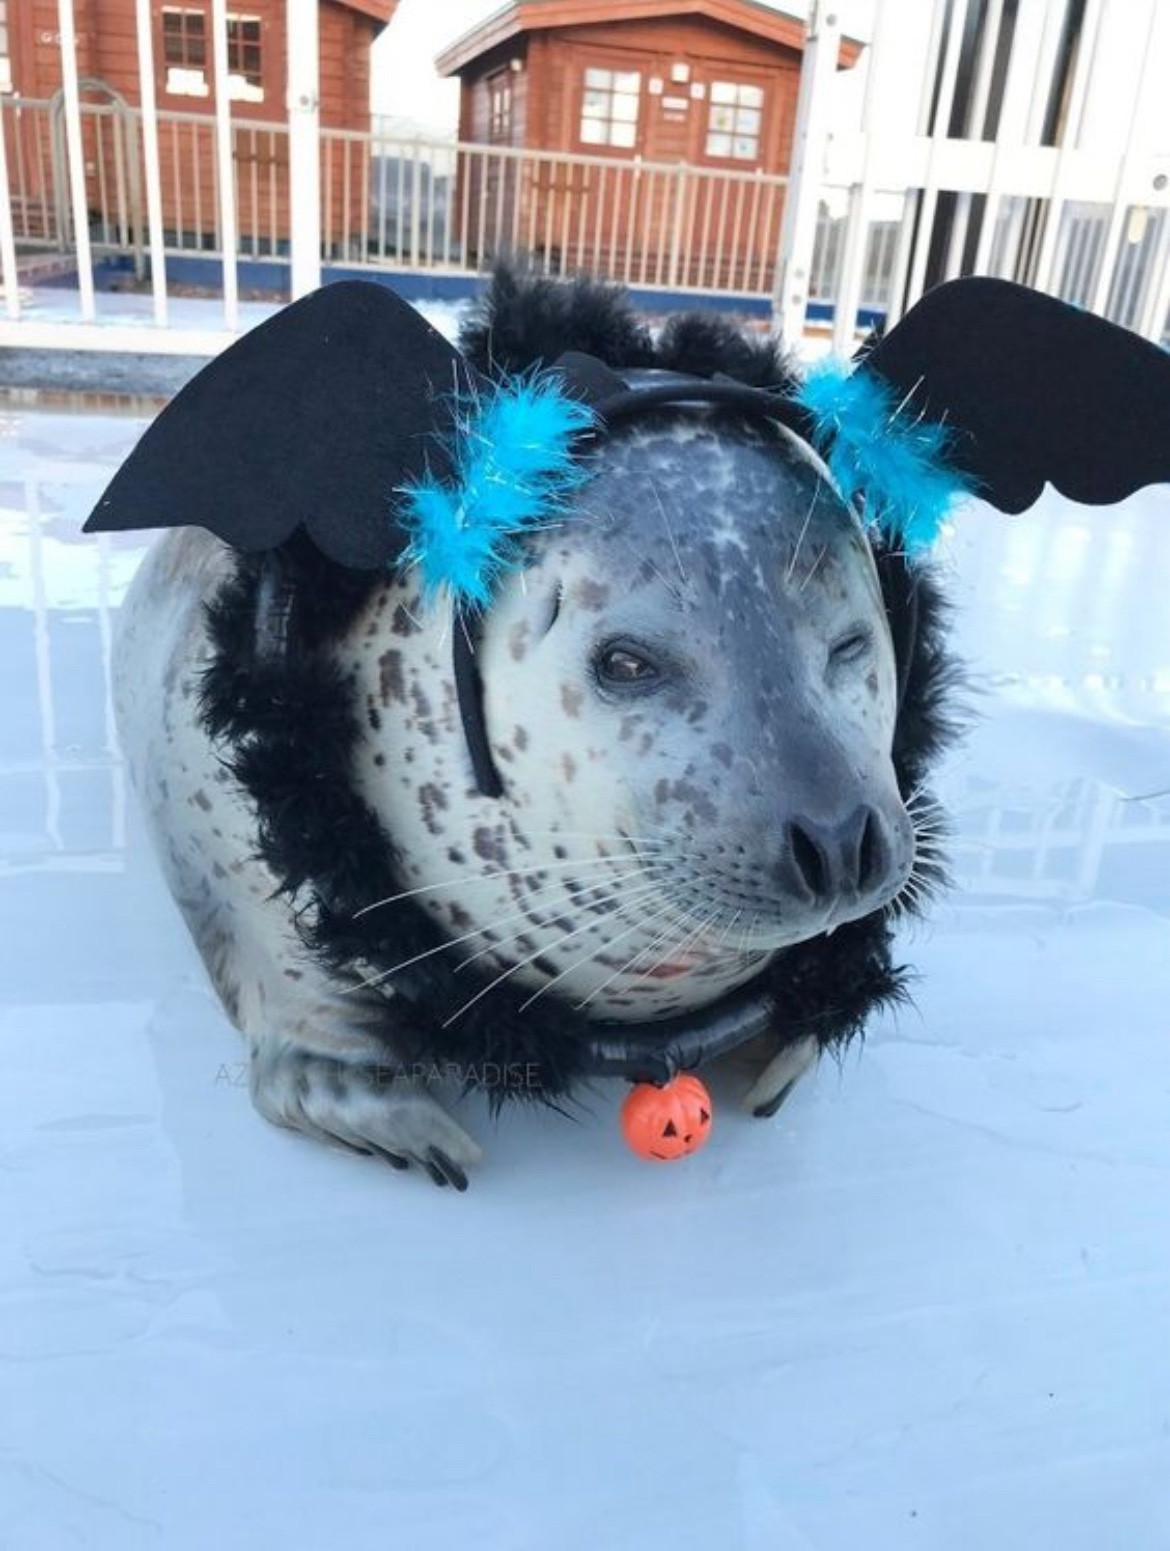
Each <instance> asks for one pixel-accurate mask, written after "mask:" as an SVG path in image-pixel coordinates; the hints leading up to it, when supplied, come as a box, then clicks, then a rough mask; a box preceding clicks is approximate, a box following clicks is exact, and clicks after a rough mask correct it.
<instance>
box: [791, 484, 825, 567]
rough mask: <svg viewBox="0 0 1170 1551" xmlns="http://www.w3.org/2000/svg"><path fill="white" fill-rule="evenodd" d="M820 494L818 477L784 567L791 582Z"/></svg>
mask: <svg viewBox="0 0 1170 1551" xmlns="http://www.w3.org/2000/svg"><path fill="white" fill-rule="evenodd" d="M820 495H821V482H820V480H819V479H818V480H817V482H816V484H815V486H814V487H813V497H812V500H811V501H810V502H809V506H808V511H807V512H805V514H804V524H803V526H802V527H801V530H800V532H799V533H798V534H797V535H796V544H795V546H794V548H793V551H792V558H791V559H790V560H789V562H788V564H787V565H786V566H785V568H784V580H785V582H790V581H791V580H792V578H793V577H794V576H795V575H796V562H797V561H798V560H799V559H800V549H801V545H802V544H803V543H804V538H805V534H806V533H807V532H808V526H809V523H810V522H812V514H813V512H814V511H815V510H816V505H817V501H818V500H819V499H820Z"/></svg>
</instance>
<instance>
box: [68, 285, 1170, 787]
mask: <svg viewBox="0 0 1170 1551" xmlns="http://www.w3.org/2000/svg"><path fill="white" fill-rule="evenodd" d="M696 403H699V404H711V403H723V404H729V405H734V406H735V407H736V408H738V409H739V410H741V411H745V412H747V413H749V414H754V415H759V416H761V417H764V418H768V419H773V420H779V421H781V422H783V423H785V424H787V425H788V426H789V427H790V428H792V429H794V430H795V431H797V432H798V434H800V435H802V436H803V437H804V438H805V439H806V440H808V441H809V442H810V443H811V444H812V445H813V446H814V447H815V448H816V450H817V451H818V452H819V453H820V454H821V455H822V456H823V458H824V459H825V461H826V462H827V464H828V467H829V470H830V472H831V474H832V476H833V478H834V481H835V482H836V484H837V486H838V488H839V490H840V492H841V494H842V496H843V497H844V498H845V499H846V500H847V501H854V502H856V503H857V504H858V506H859V508H860V510H861V512H862V514H863V517H864V518H865V520H866V522H867V523H870V524H872V525H874V526H875V527H877V528H878V529H879V530H880V531H881V533H882V534H883V536H884V538H885V539H886V540H887V541H889V542H892V543H893V544H895V545H896V546H898V547H901V548H903V549H904V550H905V551H906V552H907V553H908V554H909V555H910V556H912V557H913V556H914V555H916V554H918V553H920V552H922V551H923V550H924V549H926V548H927V547H928V546H929V544H930V543H931V542H932V540H933V539H934V537H935V536H936V533H937V531H938V527H939V524H940V522H941V520H942V518H943V517H944V516H945V514H946V511H947V509H948V507H949V505H950V504H951V502H952V500H953V499H954V497H955V496H956V495H958V494H960V493H962V492H964V491H973V492H974V493H976V494H978V495H979V496H980V497H981V498H982V499H984V500H986V501H988V502H990V503H991V504H992V505H993V506H996V507H998V508H999V509H1000V510H1001V511H1004V512H1020V511H1023V510H1024V509H1025V508H1027V507H1028V506H1030V505H1031V504H1032V502H1033V501H1035V499H1036V498H1037V497H1038V496H1039V494H1040V492H1041V490H1042V489H1043V487H1044V485H1045V483H1050V484H1052V485H1054V486H1055V487H1056V488H1057V489H1058V490H1060V491H1061V492H1062V493H1063V494H1064V495H1066V496H1069V497H1070V498H1072V499H1073V500H1077V501H1082V502H1087V503H1092V504H1104V503H1108V502H1113V501H1118V500H1120V499H1122V498H1123V497H1125V496H1126V495H1129V494H1130V493H1131V492H1132V491H1134V490H1137V489H1139V488H1140V487H1142V486H1143V485H1147V484H1152V483H1155V482H1159V481H1163V480H1170V435H1168V428H1170V355H1167V354H1166V353H1165V352H1164V351H1161V350H1159V349H1158V348H1157V347H1156V346H1154V345H1152V344H1149V343H1148V342H1147V341H1145V340H1143V339H1141V338H1139V337H1138V336H1136V335H1134V334H1131V333H1129V332H1127V331H1126V330H1124V329H1121V328H1118V327H1116V326H1115V325H1113V324H1110V323H1107V322H1105V321H1103V320H1102V319H1100V318H1097V317H1095V316H1093V315H1092V314H1090V313H1086V312H1081V311H1079V310H1077V309H1075V308H1072V307H1069V306H1067V305H1065V304H1064V303H1062V302H1058V301H1054V300H1053V299H1051V298H1050V297H1047V296H1044V295H1041V294H1040V293H1038V292H1035V291H1030V290H1028V289H1026V288H1024V287H1022V286H1017V285H1012V284H1009V283H1008V282H1006V281H1000V280H985V279H968V280H957V281H954V282H952V283H950V284H948V285H943V286H940V287H939V288H938V289H936V290H934V291H932V292H930V293H929V294H928V295H927V296H926V297H925V298H924V299H923V300H922V301H921V302H919V303H918V305H917V306H916V307H914V308H913V309H912V310H911V311H910V312H909V313H908V314H907V315H906V317H905V318H904V319H903V320H902V321H901V322H900V323H899V324H898V325H897V326H896V327H895V328H893V329H892V330H891V331H890V333H889V334H888V335H887V336H886V337H885V338H884V339H883V340H881V341H880V343H878V344H877V345H876V347H875V348H874V349H872V350H871V351H870V352H869V353H868V354H866V355H865V356H864V357H863V358H862V359H861V361H860V362H859V363H858V364H857V365H856V366H855V367H854V368H853V369H852V370H849V369H848V368H846V367H843V366H841V365H840V364H832V363H831V364H829V365H827V366H822V367H819V368H816V369H814V370H813V371H812V372H811V373H810V374H809V375H808V376H807V377H806V379H805V381H804V382H803V383H802V384H800V385H798V386H797V387H796V389H795V391H791V390H787V389H786V390H777V391H770V390H768V389H763V388H751V387H747V386H745V385H744V384H742V383H737V382H733V381H730V380H726V379H720V378H714V379H708V378H686V377H677V376H676V377H669V378H665V379H664V378H663V377H662V374H653V373H650V374H645V373H642V374H634V375H633V377H632V378H625V377H623V376H621V375H619V374H618V373H617V372H614V371H612V370H611V369H610V368H608V367H606V366H604V365H603V364H602V363H601V362H599V361H596V360H594V359H593V358H592V357H589V356H583V355H569V356H564V357H562V358H561V360H560V361H559V362H557V363H556V364H555V365H554V367H553V368H552V369H551V370H550V371H549V372H547V373H545V374H543V375H540V376H532V375H529V376H527V377H525V378H521V379H514V380H512V381H510V382H505V383H503V384H498V383H490V382H488V381H487V380H486V379H484V378H482V377H479V376H478V375H477V374H476V373H475V372H474V371H473V370H472V368H471V367H470V366H469V365H468V364H467V363H466V362H465V361H464V359H463V357H462V356H461V355H460V354H459V352H458V351H457V350H456V349H455V347H454V346H453V345H451V344H449V343H448V342H447V341H446V340H445V339H444V338H443V337H442V336H441V335H440V334H438V333H437V332H436V331H435V330H434V329H433V328H431V326H430V325H429V324H428V323H426V322H425V320H424V319H423V318H421V317H420V316H419V314H418V313H417V312H415V310H414V309H413V308H412V307H410V306H409V305H408V304H407V303H405V302H403V301H402V300H401V299H399V298H398V297H397V296H395V295H394V294H393V293H392V292H391V291H389V290H387V289H386V288H384V287H382V286H380V285H377V284H372V283H369V282H362V281H347V282H339V283H337V284H334V285H329V286H326V287H324V288H323V289H322V290H320V291H317V292H315V293H313V294H312V295H311V296H308V297H306V298H304V299H303V300H302V301H299V302H297V303H295V304H294V305H292V306H290V307H288V308H286V309H284V310H283V311H282V312H280V313H279V314H277V316H276V317H274V318H272V319H270V320H269V321H268V322H266V323H264V324H262V325H261V326H260V327H258V328H256V329H255V330H253V331H252V332H251V333H249V334H247V335H245V336H244V338H243V339H241V340H240V341H239V342H238V343H237V344H235V345H233V346H232V347H231V349H229V350H228V351H226V352H225V353H224V354H223V355H221V356H219V357H218V358H217V359H216V360H214V361H213V362H211V364H210V365H209V366H207V367H206V368H205V369H204V370H203V371H202V372H200V373H199V374H198V376H196V377H195V378H194V379H193V380H192V381H191V382H190V383H189V384H188V385H187V387H185V388H184V389H183V391H182V392H181V393H180V394H178V396H177V397H176V398H175V399H174V400H173V401H172V403H171V404H170V405H169V406H168V407H167V408H166V409H165V410H164V411H163V413H162V414H161V415H160V416H159V417H158V419H157V420H156V421H155V422H154V423H153V425H152V426H151V427H150V428H149V430H148V431H147V432H146V434H145V435H144V436H143V438H142V440H141V441H140V442H139V443H138V446H137V447H136V448H135V450H134V451H133V453H132V454H131V455H130V457H129V458H128V459H127V460H126V462H125V464H124V465H123V466H122V468H121V469H120V470H119V472H118V473H117V474H116V475H115V477H114V479H113V480H112V481H111V483H110V485H109V487H108V489H107V490H106V492H105V494H104V495H103V496H102V498H101V500H100V501H99V502H98V505H97V507H96V508H95V510H94V512H93V514H92V515H91V517H90V519H89V521H88V522H87V524H86V531H87V532H113V531H120V530H126V529H134V528H160V527H183V526H190V525H193V526H199V527H203V528H206V529H208V530H210V531H211V532H212V533H213V534H215V535H216V536H217V537H218V538H220V539H222V540H223V541H224V542H225V543H227V544H229V545H232V546H233V547H234V548H236V549H239V550H241V551H244V552H249V553H255V552H258V551H259V552H264V551H276V550H279V548H280V546H281V545H283V544H285V543H286V542H287V541H289V540H291V539H293V538H294V536H295V535H298V534H304V535H306V536H307V538H308V539H309V540H310V541H311V543H312V544H313V545H314V546H315V547H316V548H317V549H318V550H320V551H321V552H322V553H323V554H324V555H326V556H327V557H328V558H329V559H330V560H333V561H335V562H338V563H339V564H341V565H342V566H346V567H352V568H356V569H373V568H378V567H383V566H389V565H399V566H408V565H413V566H417V567H418V568H419V573H420V576H421V580H422V585H423V590H424V592H425V593H426V594H428V595H430V596H432V597H433V596H434V595H436V594H438V593H441V592H444V591H446V592H449V593H450V595H451V598H452V601H453V603H454V606H455V609H456V612H457V613H458V614H460V615H461V616H463V615H466V614H467V613H469V612H472V613H473V612H474V611H476V610H479V609H483V608H485V607H486V606H487V605H488V604H489V603H490V599H491V595H492V588H493V585H494V583H495V582H496V581H497V580H498V578H499V576H500V575H501V574H502V573H504V572H506V571H509V570H511V569H514V568H516V567H517V566H520V565H522V564H523V558H524V556H523V544H522V538H523V534H524V533H525V532H526V531H529V530H531V529H532V528H533V527H536V526H539V525H540V524H541V523H543V522H547V521H550V520H553V519H555V517H556V516H557V514H558V513H559V512H560V511H561V509H562V508H563V505H564V502H565V501H566V499H567V498H568V496H569V495H570V494H571V493H572V491H573V490H574V489H575V488H576V487H577V486H578V485H579V484H580V483H581V482H582V481H583V480H584V479H585V478H586V477H587V474H586V469H587V462H586V460H585V459H584V458H583V457H582V456H581V453H582V451H583V450H585V449H587V448H588V447H589V446H590V445H591V444H592V443H594V442H596V441H597V439H598V438H600V437H603V436H604V432H605V428H606V426H608V425H611V424H613V423H615V422H616V421H618V420H621V419H625V418H628V417H630V416H632V415H637V414H640V413H643V412H645V411H647V410H649V409H652V408H655V407H659V406H661V405H663V404H672V405H676V406H680V407H681V406H684V405H687V404H696ZM452 640H453V649H454V653H455V669H456V682H457V686H458V690H459V704H460V709H461V712H462V716H463V723H464V728H465V731H466V733H467V739H468V746H469V749H470V752H471V756H472V762H473V766H474V770H475V775H476V779H477V782H478V784H479V786H480V789H481V791H482V792H483V793H484V794H485V795H490V796H498V795H500V793H501V792H502V790H503V788H502V784H501V782H500V778H499V775H498V772H497V771H496V770H495V767H494V765H493V763H492V759H491V755H490V752H489V749H488V742H487V736H486V731H485V728H484V724H483V711H482V697H481V695H480V692H479V685H478V679H477V675H476V670H475V664H474V657H473V652H472V648H471V644H470V642H471V632H470V631H469V630H468V629H467V628H456V629H455V630H453V632H452Z"/></svg>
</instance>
